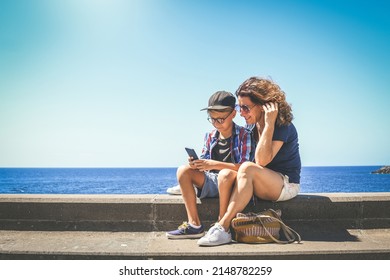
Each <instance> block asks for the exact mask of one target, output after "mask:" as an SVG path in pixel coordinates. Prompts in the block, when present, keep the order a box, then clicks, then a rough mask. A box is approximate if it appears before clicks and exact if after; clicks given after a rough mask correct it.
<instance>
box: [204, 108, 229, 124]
mask: <svg viewBox="0 0 390 280" xmlns="http://www.w3.org/2000/svg"><path fill="white" fill-rule="evenodd" d="M233 111H234V110H233ZM233 111H231V112H230V113H229V115H227V116H226V117H225V118H216V119H214V118H212V117H208V118H207V120H208V121H209V122H210V123H212V124H214V123H215V122H217V123H219V124H223V123H224V122H225V120H226V119H227V118H228V117H229V116H230V115H231V114H232V113H233Z"/></svg>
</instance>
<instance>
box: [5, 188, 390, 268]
mask: <svg viewBox="0 0 390 280" xmlns="http://www.w3.org/2000/svg"><path fill="white" fill-rule="evenodd" d="M198 203H199V207H198V208H199V212H200V216H201V218H202V221H203V223H204V224H205V226H206V228H208V227H209V225H210V224H211V223H213V222H215V218H216V217H217V213H218V200H217V199H205V200H203V201H198ZM270 207H271V208H274V209H281V210H282V218H283V220H284V222H285V223H287V224H288V225H290V226H291V227H293V228H294V229H295V230H297V231H298V232H299V233H300V235H301V237H302V239H303V244H290V245H279V244H274V243H273V244H257V245H251V244H240V243H232V244H229V245H226V246H220V247H218V248H215V247H213V248H204V247H198V246H197V244H196V241H195V240H168V239H167V238H166V237H165V231H167V230H172V229H174V228H176V227H177V226H178V224H180V223H181V221H184V220H186V213H185V208H184V204H183V201H182V198H181V196H169V195H0V259H203V260H204V259H390V193H353V194H351V193H337V194H329V193H328V194H301V195H299V196H298V197H296V198H295V199H293V200H290V201H287V202H280V203H273V202H267V201H258V202H257V204H256V205H253V204H249V205H248V206H247V208H246V210H245V211H255V212H258V211H261V210H263V209H266V208H270Z"/></svg>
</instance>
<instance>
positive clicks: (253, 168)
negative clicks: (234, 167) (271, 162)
mask: <svg viewBox="0 0 390 280" xmlns="http://www.w3.org/2000/svg"><path fill="white" fill-rule="evenodd" d="M261 169H262V167H261V166H260V165H257V164H256V163H253V162H250V161H247V162H244V163H243V164H241V166H240V168H239V169H238V174H237V176H238V177H247V176H252V175H253V173H254V172H258V171H259V170H261Z"/></svg>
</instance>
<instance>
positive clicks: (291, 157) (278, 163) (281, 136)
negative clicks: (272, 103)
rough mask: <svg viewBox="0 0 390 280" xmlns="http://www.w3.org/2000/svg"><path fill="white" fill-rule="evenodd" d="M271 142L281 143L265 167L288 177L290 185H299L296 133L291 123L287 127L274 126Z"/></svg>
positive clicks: (299, 159)
mask: <svg viewBox="0 0 390 280" xmlns="http://www.w3.org/2000/svg"><path fill="white" fill-rule="evenodd" d="M272 140H273V141H283V145H282V147H281V148H280V150H279V152H278V153H277V154H276V156H275V157H274V159H273V160H272V161H271V162H270V163H269V164H268V165H267V166H266V167H267V168H269V169H271V170H274V171H276V172H280V173H282V174H283V175H287V176H288V177H289V181H290V183H296V184H299V183H300V179H301V157H300V155H299V144H298V132H297V130H296V128H295V126H294V125H293V124H292V123H291V124H290V125H287V126H277V125H275V130H274V135H273V137H272Z"/></svg>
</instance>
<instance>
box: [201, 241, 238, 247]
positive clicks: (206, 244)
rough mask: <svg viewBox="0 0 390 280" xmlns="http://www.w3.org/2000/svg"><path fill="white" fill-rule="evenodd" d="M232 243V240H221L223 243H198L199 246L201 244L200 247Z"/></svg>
mask: <svg viewBox="0 0 390 280" xmlns="http://www.w3.org/2000/svg"><path fill="white" fill-rule="evenodd" d="M230 243H232V241H231V240H230V241H229V242H223V243H200V244H199V243H198V245H199V246H202V247H213V246H221V245H226V244H230Z"/></svg>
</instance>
